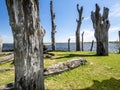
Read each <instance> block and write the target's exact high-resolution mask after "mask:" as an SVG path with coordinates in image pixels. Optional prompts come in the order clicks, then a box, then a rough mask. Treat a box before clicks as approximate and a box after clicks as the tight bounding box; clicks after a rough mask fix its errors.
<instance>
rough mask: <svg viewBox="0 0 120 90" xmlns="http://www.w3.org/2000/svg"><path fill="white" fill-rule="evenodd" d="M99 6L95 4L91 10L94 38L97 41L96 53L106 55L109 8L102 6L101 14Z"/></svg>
mask: <svg viewBox="0 0 120 90" xmlns="http://www.w3.org/2000/svg"><path fill="white" fill-rule="evenodd" d="M99 11H100V7H99V6H98V5H97V4H96V11H95V12H93V11H92V12H91V19H92V22H93V28H94V29H95V38H96V42H97V55H100V56H107V55H108V30H109V27H110V23H109V20H108V13H109V9H108V8H106V7H104V11H103V15H101V14H100V13H99Z"/></svg>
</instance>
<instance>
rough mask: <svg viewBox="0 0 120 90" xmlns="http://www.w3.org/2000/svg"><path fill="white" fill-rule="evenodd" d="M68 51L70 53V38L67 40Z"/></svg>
mask: <svg viewBox="0 0 120 90" xmlns="http://www.w3.org/2000/svg"><path fill="white" fill-rule="evenodd" d="M68 51H70V38H69V39H68Z"/></svg>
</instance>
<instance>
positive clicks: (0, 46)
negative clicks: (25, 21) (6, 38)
mask: <svg viewBox="0 0 120 90" xmlns="http://www.w3.org/2000/svg"><path fill="white" fill-rule="evenodd" d="M0 52H2V37H0Z"/></svg>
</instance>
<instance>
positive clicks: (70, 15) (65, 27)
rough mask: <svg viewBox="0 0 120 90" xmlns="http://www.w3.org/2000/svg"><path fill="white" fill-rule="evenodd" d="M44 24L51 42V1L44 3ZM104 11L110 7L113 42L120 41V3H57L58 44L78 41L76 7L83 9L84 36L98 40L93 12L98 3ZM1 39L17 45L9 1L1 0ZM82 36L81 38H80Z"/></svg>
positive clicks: (84, 0)
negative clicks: (92, 17)
mask: <svg viewBox="0 0 120 90" xmlns="http://www.w3.org/2000/svg"><path fill="white" fill-rule="evenodd" d="M39 2H40V5H39V7H40V22H41V25H42V26H43V28H44V29H45V30H46V34H45V36H44V42H51V15H50V0H40V1H39ZM96 3H98V5H99V6H100V8H101V11H100V12H101V13H103V7H108V8H109V20H110V24H111V26H110V29H109V41H117V40H118V31H119V30H120V0H53V7H54V12H55V14H56V17H55V23H56V25H57V27H56V31H57V32H56V34H55V37H56V42H67V41H68V38H70V39H71V42H75V31H76V28H77V23H76V19H78V12H77V8H76V5H77V4H79V6H83V17H84V19H83V21H82V24H81V28H80V33H81V34H82V32H83V31H84V32H85V33H84V41H85V42H91V41H92V40H95V38H94V29H93V24H92V21H91V16H90V15H91V11H95V4H96ZM0 36H1V37H2V39H3V43H13V36H12V30H11V27H10V25H9V17H8V13H7V8H6V3H5V0H0ZM80 36H81V35H80Z"/></svg>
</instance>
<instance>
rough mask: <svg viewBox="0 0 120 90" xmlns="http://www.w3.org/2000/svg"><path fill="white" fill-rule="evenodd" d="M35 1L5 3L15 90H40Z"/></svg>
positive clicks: (39, 40)
mask: <svg viewBox="0 0 120 90" xmlns="http://www.w3.org/2000/svg"><path fill="white" fill-rule="evenodd" d="M38 1H39V0H6V5H7V9H8V14H9V17H10V25H11V28H12V32H13V37H14V59H15V90H43V89H44V77H43V69H44V67H43V45H42V38H43V37H42V35H41V33H42V32H41V30H40V29H41V28H40V19H39V2H38Z"/></svg>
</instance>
